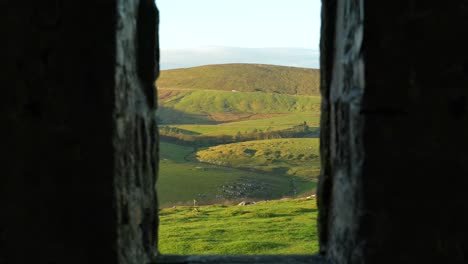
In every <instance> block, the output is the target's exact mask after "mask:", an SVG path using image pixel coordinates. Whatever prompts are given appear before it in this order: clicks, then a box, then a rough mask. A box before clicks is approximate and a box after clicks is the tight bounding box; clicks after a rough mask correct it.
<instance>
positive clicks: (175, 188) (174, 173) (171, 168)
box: [156, 142, 291, 207]
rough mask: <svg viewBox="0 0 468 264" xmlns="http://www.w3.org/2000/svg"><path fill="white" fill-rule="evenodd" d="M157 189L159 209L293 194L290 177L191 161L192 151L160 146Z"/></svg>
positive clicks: (167, 144) (188, 148) (177, 146)
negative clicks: (160, 207)
mask: <svg viewBox="0 0 468 264" xmlns="http://www.w3.org/2000/svg"><path fill="white" fill-rule="evenodd" d="M160 149H161V157H160V164H159V174H158V181H157V184H156V186H157V189H158V195H159V204H160V206H163V207H164V206H172V205H175V204H179V205H180V204H190V203H191V202H192V201H193V199H196V200H197V201H199V202H200V203H202V204H206V203H213V202H220V201H224V200H231V199H240V198H249V197H250V198H257V199H274V198H279V197H282V196H284V195H290V194H291V187H290V182H291V179H290V178H289V177H285V176H284V175H280V174H262V173H260V172H254V171H245V170H239V169H235V168H228V167H224V166H218V165H210V164H202V163H199V162H197V161H195V160H193V161H192V160H191V157H190V155H191V153H192V152H193V148H190V147H185V146H179V145H175V144H170V143H166V142H161V143H160Z"/></svg>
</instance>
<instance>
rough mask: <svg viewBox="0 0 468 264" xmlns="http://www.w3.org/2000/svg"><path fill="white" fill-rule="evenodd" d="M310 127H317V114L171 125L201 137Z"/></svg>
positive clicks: (306, 113) (318, 120)
mask: <svg viewBox="0 0 468 264" xmlns="http://www.w3.org/2000/svg"><path fill="white" fill-rule="evenodd" d="M304 121H305V122H307V124H308V125H309V126H311V127H319V122H320V116H319V115H318V113H317V112H304V113H293V114H287V113H286V114H280V115H275V116H267V117H264V118H261V119H251V120H245V121H237V122H227V123H221V124H213V125H203V124H186V125H172V126H175V127H178V128H181V129H185V130H188V131H192V132H195V133H199V134H203V135H231V136H232V135H235V134H236V133H237V132H240V133H245V132H251V131H253V130H254V129H257V130H263V131H269V130H273V131H274V130H282V129H286V128H290V127H292V126H295V125H297V124H301V123H303V122H304Z"/></svg>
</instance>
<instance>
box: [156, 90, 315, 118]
mask: <svg viewBox="0 0 468 264" xmlns="http://www.w3.org/2000/svg"><path fill="white" fill-rule="evenodd" d="M159 104H160V106H161V107H160V109H159V114H158V117H159V120H160V123H161V124H190V123H192V124H206V123H208V124H218V123H223V122H226V121H230V122H232V121H240V120H243V119H252V118H253V117H252V116H254V115H259V114H263V115H265V114H270V115H271V114H291V113H306V112H308V113H317V112H318V111H319V110H320V97H318V96H295V95H285V94H276V93H274V94H271V93H260V92H231V91H211V90H173V89H160V90H159ZM266 118H269V116H266Z"/></svg>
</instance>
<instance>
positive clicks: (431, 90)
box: [319, 0, 468, 263]
mask: <svg viewBox="0 0 468 264" xmlns="http://www.w3.org/2000/svg"><path fill="white" fill-rule="evenodd" d="M335 14H336V16H335ZM324 17H325V18H326V20H325V24H324V25H328V27H326V28H325V29H324V30H325V34H323V35H322V54H323V56H324V59H323V60H322V70H324V73H323V74H322V76H323V77H322V89H323V95H324V103H323V108H324V109H325V110H326V111H325V112H324V114H323V120H322V122H323V123H322V133H323V135H322V157H323V161H322V164H323V165H324V168H323V174H322V176H321V184H320V197H319V203H320V205H321V208H320V226H321V230H320V234H321V251H322V254H324V255H326V256H327V257H328V258H329V259H331V260H333V261H336V262H337V263H466V262H467V261H468V260H467V258H468V256H467V255H466V254H467V253H466V252H468V243H467V242H468V241H467V240H468V239H467V238H466V236H465V235H466V234H467V231H468V230H467V227H466V223H467V222H468V205H467V204H466V202H465V200H466V199H465V193H466V189H467V187H468V154H467V153H468V151H467V149H468V138H467V136H466V135H467V132H468V113H467V103H468V102H467V100H468V89H466V86H467V84H468V79H467V78H468V77H467V76H468V74H467V73H468V71H467V62H468V56H467V54H466V52H464V50H465V49H466V46H467V44H468V41H466V40H465V38H463V37H462V36H465V35H467V33H468V19H467V18H468V5H467V3H466V1H452V2H450V4H445V3H432V2H427V1H387V2H376V1H340V0H338V1H336V3H334V2H333V1H332V2H329V1H324ZM335 18H336V19H335ZM331 20H333V21H334V22H331ZM333 23H335V25H333ZM331 36H333V37H331Z"/></svg>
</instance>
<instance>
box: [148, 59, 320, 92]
mask: <svg viewBox="0 0 468 264" xmlns="http://www.w3.org/2000/svg"><path fill="white" fill-rule="evenodd" d="M157 84H158V87H159V88H182V89H196V90H224V91H232V90H236V91H240V92H262V93H280V94H291V95H315V96H318V95H319V93H320V92H319V87H320V71H319V70H317V69H306V68H296V67H285V66H275V65H263V64H221V65H206V66H200V67H192V68H184V69H175V70H165V71H161V74H160V76H159V79H158V81H157Z"/></svg>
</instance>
